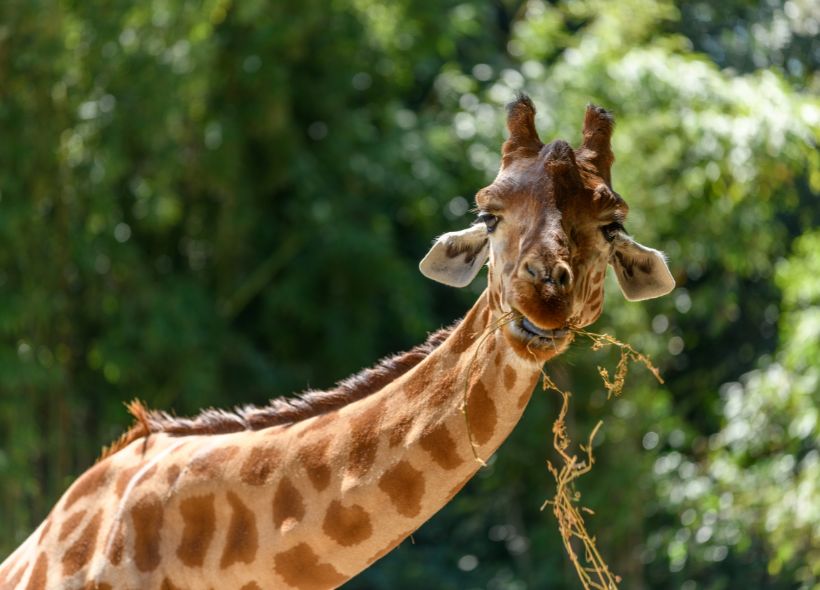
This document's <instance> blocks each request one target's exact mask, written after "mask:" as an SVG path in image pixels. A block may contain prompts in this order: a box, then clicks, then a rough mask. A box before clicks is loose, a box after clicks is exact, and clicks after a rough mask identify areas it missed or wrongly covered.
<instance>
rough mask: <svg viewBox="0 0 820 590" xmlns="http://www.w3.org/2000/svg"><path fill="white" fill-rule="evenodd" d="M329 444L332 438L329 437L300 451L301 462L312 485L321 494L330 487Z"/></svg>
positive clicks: (307, 445)
mask: <svg viewBox="0 0 820 590" xmlns="http://www.w3.org/2000/svg"><path fill="white" fill-rule="evenodd" d="M329 444H330V437H329V436H327V437H325V438H322V439H319V440H318V441H315V442H313V443H309V444H306V445H305V446H304V447H302V449H301V450H300V451H299V461H301V463H302V465H304V466H305V470H307V474H308V478H309V479H310V483H311V484H313V487H314V488H316V491H317V492H321V491H322V490H324V489H326V488H327V486H329V485H330V475H331V474H330V466H329V465H328V464H327V460H326V458H325V454H326V452H327V447H328V445H329Z"/></svg>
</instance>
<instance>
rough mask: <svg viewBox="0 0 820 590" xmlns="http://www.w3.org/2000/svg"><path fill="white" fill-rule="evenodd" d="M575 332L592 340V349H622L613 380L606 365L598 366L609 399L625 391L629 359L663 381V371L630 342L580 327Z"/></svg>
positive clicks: (659, 380) (659, 381) (660, 381)
mask: <svg viewBox="0 0 820 590" xmlns="http://www.w3.org/2000/svg"><path fill="white" fill-rule="evenodd" d="M573 332H575V333H576V334H580V335H581V336H586V337H587V338H589V339H590V340H591V341H592V350H601V349H602V348H604V347H606V346H617V347H618V348H620V349H621V358H620V359H618V365H617V367H615V378H614V379H613V380H612V381H610V380H609V371H607V370H606V369H605V368H604V367H598V373H599V374H600V375H601V378H602V379H603V380H604V387H606V390H607V399H610V398H611V397H612V396H613V395H614V396H616V397H617V396H619V395H621V391H623V388H624V382H625V381H626V374H627V371H628V370H629V361H633V362H636V363H641V364H643V365H644V366H645V367H646V368H647V369H649V372H650V373H652V376H653V377H655V379H657V381H658V383H663V378H662V377H661V372H660V371H659V370H658V368H657V367H656V366H655V365H653V364H652V361H651V360H650V358H649V357H648V356H646V355H645V354H642V353H640V352H638V351H637V350H635V349H634V348H632V347H631V346H630V345H629V344H626V343H625V342H621V341H620V340H618V339H616V338H614V337H613V336H610V335H609V334H596V333H595V332H587V331H586V330H578V329H576V330H573Z"/></svg>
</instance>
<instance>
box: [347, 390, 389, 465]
mask: <svg viewBox="0 0 820 590" xmlns="http://www.w3.org/2000/svg"><path fill="white" fill-rule="evenodd" d="M384 414H385V407H384V402H379V403H377V404H374V405H371V406H370V407H369V408H367V409H366V410H365V411H364V412H361V413H359V414H357V415H355V416H352V417H351V418H350V431H349V436H350V456H349V458H348V465H347V469H348V472H349V473H350V474H351V475H353V476H355V477H361V476H362V475H364V474H366V473H367V472H368V471H369V470H370V468H371V467H372V466H373V462H374V461H375V460H376V451H378V449H379V426H380V425H381V422H382V419H383V418H384Z"/></svg>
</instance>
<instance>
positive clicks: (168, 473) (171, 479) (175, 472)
mask: <svg viewBox="0 0 820 590" xmlns="http://www.w3.org/2000/svg"><path fill="white" fill-rule="evenodd" d="M181 472H182V469H180V467H179V465H177V464H176V463H174V464H173V465H171V466H170V467H169V468H168V469H166V470H165V483H166V484H168V486H169V487H171V486H173V485H174V484H175V483H176V482H177V479H179V474H180V473H181Z"/></svg>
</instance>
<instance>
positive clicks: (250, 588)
mask: <svg viewBox="0 0 820 590" xmlns="http://www.w3.org/2000/svg"><path fill="white" fill-rule="evenodd" d="M239 590H262V588H260V586H259V584H257V583H256V582H248V583H247V584H245V585H244V586H242V587H241V588H240V589H239Z"/></svg>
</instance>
